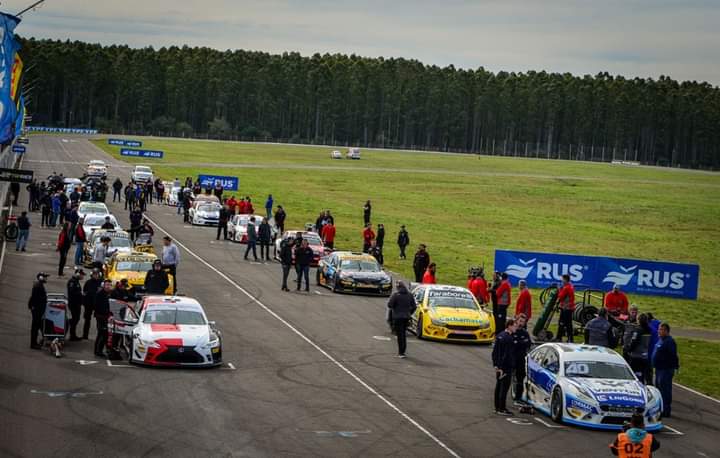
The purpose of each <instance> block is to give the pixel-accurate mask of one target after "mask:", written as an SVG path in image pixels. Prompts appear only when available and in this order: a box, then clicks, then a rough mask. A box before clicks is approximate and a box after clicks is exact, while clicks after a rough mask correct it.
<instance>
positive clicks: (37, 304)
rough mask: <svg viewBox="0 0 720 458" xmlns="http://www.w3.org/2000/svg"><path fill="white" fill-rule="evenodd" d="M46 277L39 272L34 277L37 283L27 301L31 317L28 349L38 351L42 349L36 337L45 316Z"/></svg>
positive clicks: (43, 273)
mask: <svg viewBox="0 0 720 458" xmlns="http://www.w3.org/2000/svg"><path fill="white" fill-rule="evenodd" d="M47 277H48V275H47V274H46V273H45V272H40V273H38V274H37V276H36V277H35V278H36V279H37V281H36V282H35V283H34V284H33V287H32V293H31V294H30V299H29V300H28V309H30V313H31V315H32V324H31V325H30V348H32V349H33V350H39V349H40V348H42V347H41V346H40V345H39V344H38V342H37V335H38V332H40V329H41V328H42V322H43V317H44V316H45V307H46V306H47V291H45V282H46V281H47Z"/></svg>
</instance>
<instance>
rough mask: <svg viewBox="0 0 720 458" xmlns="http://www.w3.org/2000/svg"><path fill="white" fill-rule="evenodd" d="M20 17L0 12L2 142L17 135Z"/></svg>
mask: <svg viewBox="0 0 720 458" xmlns="http://www.w3.org/2000/svg"><path fill="white" fill-rule="evenodd" d="M19 23H20V19H19V18H16V17H15V16H10V15H9V14H4V13H0V143H8V142H9V141H10V140H12V138H13V136H14V135H15V119H16V117H17V106H16V103H15V100H13V98H12V94H11V86H12V68H13V64H14V63H15V53H16V52H17V50H18V49H19V48H20V45H18V43H17V41H16V40H15V33H14V32H15V27H16V26H17V25H18V24H19Z"/></svg>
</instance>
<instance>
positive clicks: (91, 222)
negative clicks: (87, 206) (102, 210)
mask: <svg viewBox="0 0 720 458" xmlns="http://www.w3.org/2000/svg"><path fill="white" fill-rule="evenodd" d="M110 222H111V223H113V225H114V226H117V221H115V218H112V217H111V218H110ZM103 224H105V217H104V216H86V217H85V225H86V226H102V225H103Z"/></svg>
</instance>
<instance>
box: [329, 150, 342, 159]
mask: <svg viewBox="0 0 720 458" xmlns="http://www.w3.org/2000/svg"><path fill="white" fill-rule="evenodd" d="M330 159H342V153H341V152H340V151H338V150H335V151H333V152H331V153H330Z"/></svg>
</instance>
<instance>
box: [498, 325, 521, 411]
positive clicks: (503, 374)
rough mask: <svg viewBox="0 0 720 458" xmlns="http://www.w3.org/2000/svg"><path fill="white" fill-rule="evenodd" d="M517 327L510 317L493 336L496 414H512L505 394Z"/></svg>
mask: <svg viewBox="0 0 720 458" xmlns="http://www.w3.org/2000/svg"><path fill="white" fill-rule="evenodd" d="M516 329H517V324H516V323H515V320H513V319H512V318H510V319H509V320H507V322H506V323H505V330H504V331H502V332H500V334H498V335H497V337H496V338H495V345H493V350H492V362H493V367H494V368H495V413H496V414H498V415H506V416H509V415H512V413H511V412H510V411H509V410H508V409H507V394H508V391H509V390H510V383H511V377H512V372H513V368H514V366H515V341H514V340H513V334H514V333H515V330H516Z"/></svg>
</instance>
